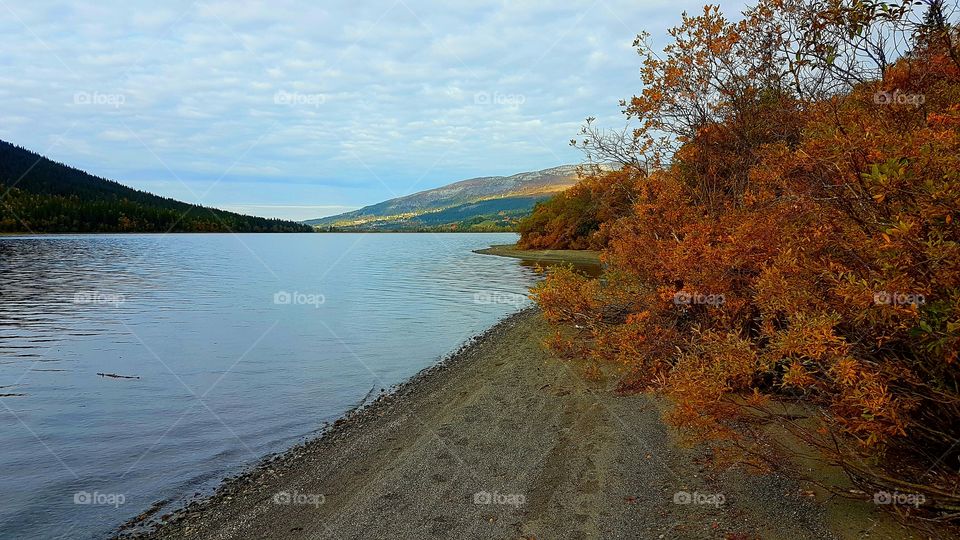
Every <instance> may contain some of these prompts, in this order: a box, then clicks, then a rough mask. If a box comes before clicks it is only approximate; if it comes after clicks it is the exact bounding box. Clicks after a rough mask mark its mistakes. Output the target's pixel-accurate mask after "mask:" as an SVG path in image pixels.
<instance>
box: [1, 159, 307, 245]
mask: <svg viewBox="0 0 960 540" xmlns="http://www.w3.org/2000/svg"><path fill="white" fill-rule="evenodd" d="M312 230H313V229H312V228H311V227H308V226H305V225H303V224H300V223H295V222H292V221H284V220H280V219H268V218H261V217H254V216H246V215H242V214H236V213H233V212H227V211H224V210H217V209H213V208H207V207H204V206H197V205H194V204H189V203H185V202H180V201H177V200H174V199H168V198H166V197H160V196H157V195H153V194H151V193H147V192H145V191H139V190H136V189H132V188H129V187H126V186H124V185H121V184H119V183H117V182H114V181H112V180H107V179H105V178H100V177H97V176H93V175H91V174H87V173H85V172H83V171H81V170H79V169H75V168H73V167H70V166H67V165H64V164H62V163H57V162H55V161H52V160H50V159H47V158H45V157H43V156H41V155H39V154H36V153H34V152H31V151H29V150H26V149H24V148H20V147H19V146H14V145H12V144H10V143H8V142H5V141H0V232H168V231H170V232H228V231H229V232H309V231H312Z"/></svg>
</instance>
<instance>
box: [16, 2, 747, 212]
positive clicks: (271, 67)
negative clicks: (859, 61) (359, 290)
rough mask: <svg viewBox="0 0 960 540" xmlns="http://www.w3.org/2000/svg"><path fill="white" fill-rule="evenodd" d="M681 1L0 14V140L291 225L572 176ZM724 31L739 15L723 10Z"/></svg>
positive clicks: (185, 6)
mask: <svg viewBox="0 0 960 540" xmlns="http://www.w3.org/2000/svg"><path fill="white" fill-rule="evenodd" d="M701 6H702V1H701V2H696V1H693V2H691V1H688V0H649V1H647V0H635V1H620V0H588V1H583V2H581V1H568V2H556V1H542V0H512V1H503V2H490V1H484V0H471V1H459V0H447V1H437V2H434V1H415V0H384V1H380V0H373V1H351V2H341V1H336V2H329V1H327V2H317V1H313V2H308V1H297V2H295V1H286V0H272V1H269V2H237V1H231V2H219V1H196V2H193V1H178V0H169V1H165V2H161V3H158V2H152V1H151V2H148V1H132V0H121V1H113V0H100V1H98V2H83V3H81V2H71V1H63V2H61V1H53V0H30V1H26V0H17V1H14V0H0V14H2V16H0V47H2V50H3V54H2V55H0V139H3V140H6V141H8V142H11V143H14V144H17V145H20V146H23V147H26V148H28V149H30V150H33V151H35V152H38V153H40V154H43V155H45V156H47V157H50V158H52V159H55V160H57V161H61V162H64V163H67V164H68V165H72V166H75V167H78V168H80V169H83V170H85V171H88V172H90V173H93V174H97V175H100V176H103V177H106V178H110V179H112V180H117V181H119V182H121V183H123V184H126V185H129V186H131V187H135V188H138V189H143V190H146V191H150V192H153V193H157V194H160V195H164V196H168V197H174V198H177V199H180V200H184V201H188V202H193V203H200V204H205V205H209V206H216V207H219V208H225V209H228V210H234V211H239V212H244V213H250V214H255V215H262V216H270V217H281V218H288V219H297V220H300V219H308V218H314V217H321V216H327V215H333V214H337V213H340V212H344V211H348V210H352V209H355V208H358V207H361V206H365V205H367V204H373V203H376V202H380V201H382V200H385V199H389V198H393V197H397V196H402V195H406V194H410V193H414V192H417V191H422V190H424V189H430V188H433V187H437V186H441V185H444V184H448V183H450V182H453V181H456V180H461V179H465V178H473V177H479V176H493V175H510V174H515V173H518V172H524V171H531V170H538V169H544V168H548V167H553V166H557V165H561V164H568V163H579V162H581V161H582V155H581V154H580V152H578V151H577V150H576V149H573V148H571V147H570V146H569V141H570V139H571V138H574V137H576V135H577V132H578V130H579V128H580V126H581V125H582V124H583V122H584V119H585V118H587V117H589V116H593V117H596V118H598V123H599V124H600V125H601V126H606V127H616V128H621V127H623V126H624V123H625V119H624V118H623V116H622V115H621V113H620V107H619V100H620V99H622V98H628V97H629V96H631V95H633V94H634V93H637V92H639V91H640V88H641V83H640V77H639V67H640V61H639V57H638V56H637V54H636V51H635V50H634V49H633V48H632V42H633V39H634V37H635V36H636V34H637V33H639V32H641V31H643V30H646V31H649V32H650V33H651V34H652V36H653V37H652V42H653V44H654V45H655V46H657V47H658V48H660V47H662V45H664V44H665V43H666V30H667V29H668V28H669V27H671V26H674V25H676V24H677V23H678V21H679V20H680V14H681V12H682V11H684V10H687V11H691V12H696V11H699V10H700V9H701ZM723 6H724V9H725V10H726V11H727V12H728V15H730V16H731V17H732V18H735V16H736V12H738V11H739V10H740V9H742V5H741V4H739V3H733V4H723Z"/></svg>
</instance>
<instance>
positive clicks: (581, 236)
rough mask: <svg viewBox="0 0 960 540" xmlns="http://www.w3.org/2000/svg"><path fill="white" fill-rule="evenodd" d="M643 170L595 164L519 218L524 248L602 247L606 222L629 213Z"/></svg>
mask: <svg viewBox="0 0 960 540" xmlns="http://www.w3.org/2000/svg"><path fill="white" fill-rule="evenodd" d="M641 175H642V173H641V172H640V171H638V170H637V169H635V168H633V167H623V168H619V169H617V170H608V169H601V168H592V169H590V170H589V171H588V172H585V173H584V176H583V177H582V178H581V179H580V181H579V182H577V184H576V185H574V186H573V187H572V188H570V189H568V190H566V191H564V192H562V193H560V194H558V195H557V196H555V197H553V198H551V199H548V200H547V201H544V202H541V203H539V204H537V205H536V207H534V209H533V213H532V214H531V215H530V216H528V217H526V218H524V219H523V220H522V221H521V222H520V226H519V231H520V241H519V242H518V245H519V247H520V248H522V249H594V250H597V249H603V248H604V247H606V245H607V242H608V240H609V233H608V231H607V228H606V226H605V224H609V223H612V222H613V221H615V220H616V219H617V218H619V217H621V216H624V215H627V214H629V213H630V208H631V206H632V204H633V196H634V190H635V186H636V183H637V181H638V180H639V178H640V177H641Z"/></svg>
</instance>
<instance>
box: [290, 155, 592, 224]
mask: <svg viewBox="0 0 960 540" xmlns="http://www.w3.org/2000/svg"><path fill="white" fill-rule="evenodd" d="M578 168H579V166H578V165H559V166H556V167H550V168H546V169H541V170H538V171H526V172H521V173H517V174H513V175H509V176H480V177H475V178H468V179H465V180H458V181H456V182H452V183H450V184H446V185H443V186H440V187H437V188H432V189H427V190H423V191H419V192H417V193H412V194H410V195H404V196H402V197H395V198H393V199H388V200H386V201H382V202H379V203H376V204H372V205H368V206H365V207H363V208H360V209H358V210H353V211H351V212H344V213H342V214H337V215H335V216H328V217H323V218H317V219H310V220H306V221H304V222H303V223H306V224H308V225H312V226H314V227H318V228H324V227H326V228H329V229H338V230H356V229H373V230H410V229H418V228H424V227H437V226H440V227H443V226H448V227H451V228H453V229H455V230H456V229H458V227H457V225H462V224H463V223H464V222H470V221H473V222H475V223H472V224H471V226H473V225H477V224H478V223H487V222H492V224H490V223H487V227H495V228H498V229H504V228H506V229H509V228H512V227H511V223H515V221H516V220H517V219H519V218H520V217H523V216H524V215H526V214H529V212H530V211H532V209H533V206H534V205H535V204H536V203H537V202H538V201H540V200H543V199H546V198H549V197H550V196H552V195H554V194H555V193H557V192H560V191H563V190H565V189H568V188H570V187H572V186H573V185H574V184H576V182H577V180H578V178H579V176H578ZM481 203H486V204H481ZM471 205H477V209H478V212H476V213H470V212H469V209H470V207H471ZM457 209H460V212H459V213H460V214H461V215H459V216H456V214H457V213H458V212H457ZM445 211H446V212H448V214H450V217H451V218H454V217H459V219H456V220H454V221H451V222H438V221H437V220H436V219H433V218H435V217H436V216H431V214H440V213H443V212H445ZM481 217H483V218H489V219H483V220H481V221H479V222H478V221H477V219H478V218H481ZM497 218H502V219H497ZM441 221H442V220H441ZM498 222H500V223H499V224H498Z"/></svg>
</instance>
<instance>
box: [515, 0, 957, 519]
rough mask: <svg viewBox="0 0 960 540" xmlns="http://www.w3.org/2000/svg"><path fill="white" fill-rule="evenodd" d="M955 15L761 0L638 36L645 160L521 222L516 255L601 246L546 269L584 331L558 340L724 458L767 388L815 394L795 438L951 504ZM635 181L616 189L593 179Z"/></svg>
mask: <svg viewBox="0 0 960 540" xmlns="http://www.w3.org/2000/svg"><path fill="white" fill-rule="evenodd" d="M946 15H948V13H947V9H946V6H945V5H944V4H942V3H939V2H932V3H926V4H923V5H922V6H919V7H918V6H915V5H912V4H902V5H900V4H898V5H890V4H871V3H863V2H847V1H845V0H830V1H828V2H815V3H813V2H805V1H802V0H764V1H762V3H761V4H760V5H758V6H757V7H755V8H752V9H751V10H749V11H748V12H746V13H744V17H743V18H742V20H740V21H736V22H731V21H728V20H727V19H725V18H724V16H723V15H722V14H721V13H720V10H719V9H718V8H714V7H708V8H706V9H705V10H704V12H703V13H702V14H701V15H699V16H687V15H684V18H683V22H682V24H681V25H680V26H679V27H678V28H676V29H674V30H673V31H672V32H671V37H672V38H673V42H672V43H671V45H669V46H668V47H667V48H666V49H665V50H664V51H663V52H662V53H656V54H655V53H654V52H653V51H651V50H649V48H647V47H646V46H645V45H644V38H645V37H644V36H640V37H639V38H638V40H637V42H636V45H637V46H638V49H639V51H640V53H641V56H642V57H643V68H642V73H643V82H644V88H643V91H642V92H641V93H640V94H639V95H637V96H635V97H633V98H632V99H630V100H628V101H625V102H624V107H625V112H626V114H627V115H628V117H629V118H631V119H632V120H634V121H635V122H637V124H638V127H637V129H636V130H635V131H633V140H632V141H631V142H630V148H631V150H632V151H635V152H636V153H637V154H638V156H639V157H638V158H637V160H636V162H637V163H643V164H645V166H649V168H645V169H644V170H643V173H642V174H641V173H640V169H639V168H635V167H633V166H631V165H629V164H628V165H626V166H625V167H624V168H623V169H622V170H621V171H618V172H617V173H616V174H617V175H620V176H619V177H617V178H618V180H613V181H611V180H607V181H604V179H605V178H609V176H610V175H609V174H608V175H600V176H597V177H595V178H591V179H589V181H588V182H587V183H585V184H584V185H583V187H578V191H576V192H574V193H570V194H566V195H563V196H562V197H561V198H560V199H559V200H560V201H562V202H552V203H547V205H545V208H548V207H551V206H550V205H554V206H555V209H556V210H557V211H555V212H553V213H550V212H547V211H546V210H544V209H541V210H540V211H539V216H537V215H535V218H536V219H531V220H530V221H529V222H528V223H527V224H526V227H527V228H526V229H525V230H524V231H523V241H524V243H525V245H527V246H528V247H583V246H591V247H597V246H600V247H605V248H606V249H605V251H604V259H605V261H606V263H607V267H608V268H607V270H606V275H605V276H604V278H603V279H602V280H599V281H598V280H594V281H591V280H588V279H586V278H584V277H581V276H578V275H576V274H575V273H573V272H572V271H570V270H557V271H555V272H553V273H552V275H550V276H549V277H548V279H547V280H546V281H544V282H543V283H542V284H540V285H538V286H537V287H536V288H535V289H534V296H535V298H536V299H537V301H538V302H539V304H540V305H541V307H542V308H543V311H544V313H545V315H546V317H547V318H548V319H549V320H550V321H551V322H552V323H554V324H556V325H558V326H561V327H565V328H568V329H569V331H567V332H566V333H565V334H564V335H567V336H570V335H572V336H574V337H572V338H571V339H567V340H566V342H564V341H565V340H564V339H560V338H558V339H556V340H555V342H556V344H557V346H563V347H574V346H575V347H578V348H580V349H585V350H586V351H588V352H587V353H586V354H588V355H590V356H591V357H592V358H593V359H594V360H602V361H607V362H612V363H615V364H616V365H618V366H620V367H621V369H622V373H623V381H622V383H621V387H622V388H623V389H655V390H659V391H661V392H663V393H664V394H665V395H666V396H668V397H669V398H671V399H672V402H673V403H674V408H673V410H672V411H671V412H670V414H669V415H668V419H669V420H670V421H671V422H672V423H673V424H675V425H676V426H678V427H679V428H681V430H682V431H684V432H685V433H687V434H689V435H692V436H693V437H694V438H695V440H698V441H709V442H710V443H711V444H713V445H715V447H716V448H717V449H724V448H726V449H730V448H736V449H740V450H742V449H744V448H748V447H749V445H748V444H746V442H745V441H744V440H743V438H742V434H741V433H742V430H740V429H738V426H740V425H741V424H742V423H743V422H747V421H749V420H750V419H751V418H755V417H756V412H757V411H763V410H764V409H765V405H764V404H765V403H768V401H769V400H770V399H776V400H780V401H783V400H787V401H791V402H794V403H798V404H801V405H803V406H805V407H809V409H808V410H809V411H810V415H811V416H812V417H817V418H819V421H820V422H819V427H818V428H816V429H808V430H807V432H806V433H805V434H804V436H805V437H807V438H808V440H810V441H813V442H816V443H818V444H820V445H822V446H823V448H824V449H826V450H829V451H830V452H832V453H833V459H835V460H836V461H837V462H838V463H840V464H841V465H842V466H843V467H844V468H845V470H846V471H847V472H848V473H849V474H850V476H851V477H852V478H853V479H854V480H855V481H856V482H857V483H858V484H859V485H861V486H863V487H864V488H865V491H869V489H866V488H870V489H873V490H876V489H890V490H899V491H906V492H911V493H922V494H923V495H924V497H925V501H926V502H925V505H926V506H927V507H928V508H929V509H932V510H933V511H938V512H941V513H942V514H941V516H945V517H947V518H955V517H957V515H958V514H957V513H958V512H960V494H958V491H957V489H958V483H957V482H958V480H957V469H958V459H960V361H958V360H960V359H958V357H957V352H958V341H960V227H958V224H957V220H958V219H960V54H958V51H960V47H958V43H960V39H958V37H960V34H958V31H957V29H956V28H955V27H953V26H951V25H950V23H949V21H948V17H947V16H946ZM895 45H900V46H903V47H905V48H904V49H903V50H899V49H897V50H891V47H894V46H895ZM881 51H882V53H883V54H881ZM888 58H889V60H887V59H888ZM607 143H608V144H610V141H607ZM583 145H584V146H587V147H588V148H586V149H587V150H588V151H589V150H591V149H594V150H595V149H596V148H598V145H597V141H596V140H589V139H585V140H584V141H583ZM590 145H593V146H592V148H590ZM626 179H629V186H630V188H629V196H627V197H625V198H623V199H619V198H618V197H620V195H618V194H604V190H609V189H622V186H623V183H624V182H625V181H626ZM611 199H615V200H616V201H617V202H616V203H614V204H611V205H610V206H611V207H612V208H615V209H616V210H615V211H609V212H598V211H597V210H596V209H597V208H598V207H599V206H600V205H598V204H597V203H596V201H605V200H611ZM572 200H578V201H588V202H589V203H590V204H586V203H583V204H580V203H577V204H571V203H570V201H572ZM560 209H562V210H563V211H559V210H560ZM580 209H585V210H584V211H583V212H582V213H581V214H578V211H579V210H580ZM564 212H566V214H565V213H564ZM575 223H589V224H590V225H589V227H588V228H589V232H588V233H587V234H582V232H581V229H578V228H577V227H573V228H571V226H572V224H575Z"/></svg>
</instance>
